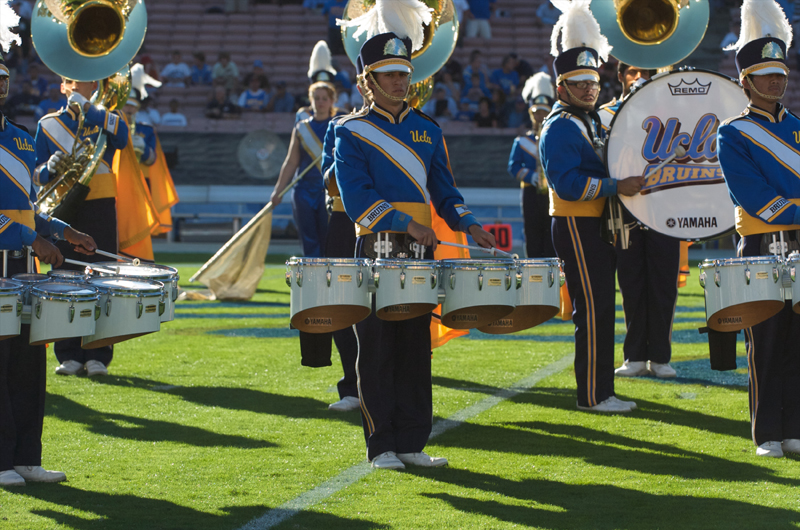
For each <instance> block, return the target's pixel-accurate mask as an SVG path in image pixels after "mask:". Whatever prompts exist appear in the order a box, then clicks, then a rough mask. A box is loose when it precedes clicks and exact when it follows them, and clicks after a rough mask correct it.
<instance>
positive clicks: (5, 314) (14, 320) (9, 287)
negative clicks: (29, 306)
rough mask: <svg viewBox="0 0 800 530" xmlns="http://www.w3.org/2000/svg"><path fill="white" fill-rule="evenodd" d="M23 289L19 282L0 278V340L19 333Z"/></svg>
mask: <svg viewBox="0 0 800 530" xmlns="http://www.w3.org/2000/svg"><path fill="white" fill-rule="evenodd" d="M24 290H25V289H24V287H23V286H22V284H21V283H19V282H15V281H14V280H9V279H6V278H0V340H3V339H8V338H10V337H16V336H17V335H19V331H20V326H21V325H22V292H23V291H24Z"/></svg>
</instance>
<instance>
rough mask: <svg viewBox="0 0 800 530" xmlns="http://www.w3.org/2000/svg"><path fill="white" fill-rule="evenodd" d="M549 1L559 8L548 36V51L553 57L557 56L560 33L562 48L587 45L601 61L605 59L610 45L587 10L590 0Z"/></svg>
mask: <svg viewBox="0 0 800 530" xmlns="http://www.w3.org/2000/svg"><path fill="white" fill-rule="evenodd" d="M550 3H552V4H553V5H554V6H556V7H557V8H558V9H560V10H561V16H560V17H559V18H558V22H556V24H555V25H554V26H553V34H552V35H551V36H550V53H551V54H552V55H553V57H558V35H559V33H560V34H561V49H562V50H565V51H566V50H569V49H572V48H578V47H579V46H587V47H589V48H592V49H594V50H595V51H596V52H597V54H598V55H599V56H600V58H601V59H602V60H603V61H607V60H608V54H609V53H610V52H611V45H610V44H609V43H608V39H606V38H605V36H604V35H603V34H602V33H601V31H600V24H598V23H597V20H595V18H594V15H593V14H592V12H591V11H590V10H589V4H591V3H592V0H550Z"/></svg>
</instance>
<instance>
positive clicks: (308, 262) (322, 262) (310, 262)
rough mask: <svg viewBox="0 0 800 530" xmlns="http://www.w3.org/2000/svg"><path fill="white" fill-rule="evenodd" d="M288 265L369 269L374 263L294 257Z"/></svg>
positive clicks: (367, 260) (363, 260) (363, 259)
mask: <svg viewBox="0 0 800 530" xmlns="http://www.w3.org/2000/svg"><path fill="white" fill-rule="evenodd" d="M286 265H288V266H290V267H291V266H295V265H300V266H303V267H327V266H328V265H331V266H340V267H358V266H361V267H368V266H370V265H372V261H370V260H369V259H367V258H297V257H293V258H290V259H289V260H287V261H286Z"/></svg>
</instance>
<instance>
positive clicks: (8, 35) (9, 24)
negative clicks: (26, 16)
mask: <svg viewBox="0 0 800 530" xmlns="http://www.w3.org/2000/svg"><path fill="white" fill-rule="evenodd" d="M17 26H19V15H17V13H16V11H14V10H13V9H12V8H11V6H10V5H9V3H8V0H0V48H2V49H3V51H4V52H7V51H8V50H10V49H11V44H12V43H16V44H17V45H20V44H22V39H20V38H19V35H17V34H16V33H14V32H12V31H11V28H16V27H17Z"/></svg>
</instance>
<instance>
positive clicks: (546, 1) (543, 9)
mask: <svg viewBox="0 0 800 530" xmlns="http://www.w3.org/2000/svg"><path fill="white" fill-rule="evenodd" d="M536 16H537V17H539V20H541V21H542V24H544V25H545V26H552V25H554V24H555V23H556V22H558V17H560V16H561V11H560V10H559V9H558V8H557V7H556V6H554V5H553V4H551V3H550V0H542V5H540V6H539V9H537V10H536Z"/></svg>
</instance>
